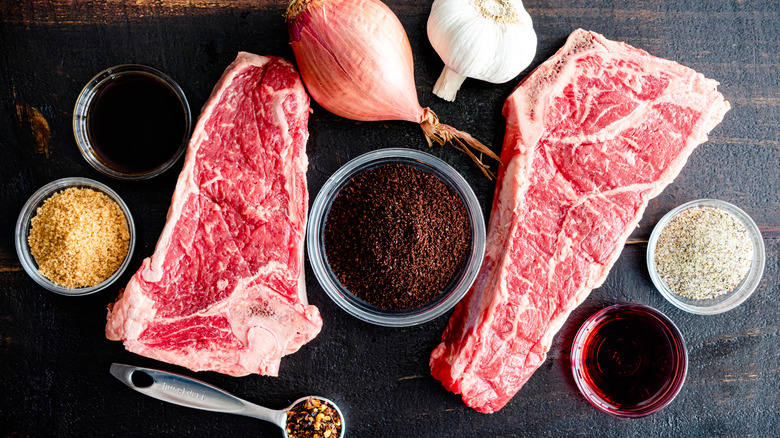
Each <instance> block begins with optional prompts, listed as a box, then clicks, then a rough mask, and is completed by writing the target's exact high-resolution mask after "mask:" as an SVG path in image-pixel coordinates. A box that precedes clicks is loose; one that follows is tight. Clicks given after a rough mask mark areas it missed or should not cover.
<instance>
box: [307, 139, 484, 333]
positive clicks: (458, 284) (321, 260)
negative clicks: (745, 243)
mask: <svg viewBox="0 0 780 438" xmlns="http://www.w3.org/2000/svg"><path fill="white" fill-rule="evenodd" d="M396 160H400V161H396ZM393 162H418V163H420V164H421V165H422V166H423V167H427V168H428V169H430V170H428V171H429V172H430V171H431V170H434V171H437V172H439V173H442V174H444V175H445V176H446V177H447V178H449V179H450V180H451V181H450V182H448V181H444V182H445V184H447V185H448V186H450V187H452V188H453V190H455V192H456V193H458V194H459V196H460V197H461V199H462V200H463V203H464V205H465V206H466V210H467V212H468V216H469V220H470V222H471V228H472V248H471V253H470V254H469V256H468V258H467V260H466V266H464V268H463V270H462V271H461V274H460V276H459V277H456V279H455V283H453V285H452V287H451V288H450V291H449V294H448V295H444V294H440V295H439V297H446V298H443V299H440V300H434V301H431V302H433V303H435V304H434V305H433V306H431V307H428V306H427V305H423V306H421V307H419V308H415V309H410V310H409V311H405V312H398V313H389V312H381V311H379V310H374V309H370V308H368V306H366V307H365V308H361V307H359V306H357V305H355V304H353V303H352V301H354V300H357V298H354V299H352V300H350V299H347V298H346V297H345V296H344V295H345V294H349V292H348V291H347V290H346V289H345V288H343V286H342V285H341V284H340V283H338V284H337V282H336V281H334V280H333V279H332V278H331V276H332V275H331V274H329V272H330V271H329V270H330V268H329V267H328V266H327V262H326V260H325V255H324V251H323V244H322V242H321V241H320V231H321V229H323V228H324V224H325V220H326V215H327V212H328V211H329V208H330V204H331V202H332V201H333V199H334V198H335V196H336V195H337V194H338V193H339V191H340V190H341V188H343V187H344V185H345V184H346V183H347V182H348V180H347V178H348V177H350V176H352V175H354V174H357V173H359V172H361V171H363V170H365V169H368V168H370V167H371V166H372V165H374V164H385V163H386V164H392V163H393ZM434 175H436V173H434ZM436 176H437V177H439V175H436ZM440 179H441V178H440ZM306 235H307V237H306V247H307V252H308V254H309V261H310V263H311V266H312V270H313V271H314V276H315V277H316V278H317V280H318V282H319V284H320V286H321V287H322V288H323V289H324V290H325V293H326V294H327V295H328V296H329V297H330V298H331V299H332V300H333V301H334V302H335V303H336V304H337V305H338V306H339V307H341V308H342V310H344V311H346V312H347V313H349V314H350V315H352V316H354V317H356V318H358V319H360V320H362V321H364V322H368V323H371V324H375V325H379V326H384V327H410V326H414V325H418V324H422V323H425V322H428V321H431V320H433V319H435V318H437V317H439V316H441V315H442V314H444V313H446V312H447V311H449V310H450V309H452V307H454V306H455V304H457V303H458V301H460V300H461V299H462V298H463V297H464V296H465V295H466V293H467V292H468V290H469V289H470V288H471V285H472V284H473V283H474V281H475V280H476V278H477V274H478V273H479V269H480V267H481V264H482V259H483V257H484V254H485V235H486V231H485V222H484V219H483V215H482V209H481V207H480V204H479V201H478V200H477V197H476V195H475V194H474V191H473V190H472V189H471V186H469V184H468V183H467V182H466V180H465V179H464V178H463V176H462V175H461V174H460V173H458V172H457V171H456V170H455V169H454V168H452V166H450V165H449V164H447V163H446V162H445V161H443V160H441V159H439V158H437V157H435V156H433V155H431V154H428V153H426V152H422V151H418V150H415V149H407V148H385V149H379V150H375V151H371V152H367V153H364V154H362V155H360V156H358V157H356V158H354V159H352V160H350V161H349V162H347V163H346V164H344V165H343V166H341V167H340V168H339V169H338V170H337V171H336V172H335V173H334V174H333V175H331V176H330V178H328V180H327V181H326V182H325V184H323V186H322V188H321V189H320V191H319V193H318V194H317V196H316V198H315V200H314V203H313V205H312V208H311V214H310V217H309V222H308V225H307V232H306ZM349 295H350V296H351V297H354V295H352V294H349ZM431 302H429V303H431Z"/></svg>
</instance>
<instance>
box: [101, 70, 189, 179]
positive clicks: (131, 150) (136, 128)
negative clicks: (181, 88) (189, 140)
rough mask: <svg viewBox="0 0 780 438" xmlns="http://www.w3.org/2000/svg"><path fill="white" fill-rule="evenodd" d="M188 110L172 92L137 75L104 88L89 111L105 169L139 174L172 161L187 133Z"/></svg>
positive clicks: (121, 77)
mask: <svg viewBox="0 0 780 438" xmlns="http://www.w3.org/2000/svg"><path fill="white" fill-rule="evenodd" d="M186 117H187V116H186V109H185V107H184V105H183V103H182V101H181V100H180V99H179V97H178V95H177V94H176V92H175V91H174V90H173V89H171V87H170V86H168V85H167V84H165V83H163V82H162V81H161V80H159V79H157V78H155V77H153V76H150V75H148V74H144V73H141V72H132V73H130V72H129V73H125V74H122V75H118V76H116V77H115V78H113V79H111V80H110V82H108V83H107V84H105V85H104V86H102V87H101V88H100V89H99V90H97V92H96V93H95V96H94V97H93V99H92V102H91V104H90V106H89V111H88V113H87V120H86V123H87V133H88V136H89V139H90V142H91V143H92V148H93V150H94V151H95V153H96V154H97V156H98V157H99V158H100V159H101V161H103V163H104V164H105V165H107V166H108V167H110V168H112V169H114V170H116V171H118V172H122V173H141V172H146V171H150V170H152V169H155V168H157V167H159V166H161V165H163V164H164V163H165V162H166V161H168V160H169V159H170V158H171V157H173V156H174V155H175V154H176V152H177V151H178V149H179V147H180V146H181V144H182V142H183V141H184V138H185V136H186V135H187V132H186V131H187V118H186Z"/></svg>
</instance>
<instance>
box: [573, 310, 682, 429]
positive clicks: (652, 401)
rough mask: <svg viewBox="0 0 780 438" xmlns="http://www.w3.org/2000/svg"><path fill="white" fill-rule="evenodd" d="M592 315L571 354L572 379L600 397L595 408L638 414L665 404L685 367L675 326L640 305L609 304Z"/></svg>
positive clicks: (653, 311) (613, 412)
mask: <svg viewBox="0 0 780 438" xmlns="http://www.w3.org/2000/svg"><path fill="white" fill-rule="evenodd" d="M591 319H592V320H593V321H592V322H591V320H589V321H588V322H586V323H585V324H584V325H583V329H581V331H583V330H584V333H578V334H577V338H578V339H577V340H575V347H574V349H575V351H573V353H572V358H573V361H575V360H576V361H578V365H577V366H575V377H581V379H582V381H583V382H582V383H580V382H578V384H580V386H581V387H582V384H584V385H586V386H587V389H588V390H589V392H592V395H593V396H595V397H596V398H597V399H600V400H597V402H598V403H597V404H596V406H597V407H599V408H600V409H604V408H605V407H600V406H599V404H606V405H608V406H606V410H607V411H608V412H609V413H612V414H616V415H620V413H621V412H623V413H625V412H631V413H632V414H631V415H632V416H633V415H634V414H635V415H637V416H638V415H646V414H648V413H652V412H655V410H657V409H660V408H661V407H663V405H665V404H666V403H668V402H670V401H671V400H672V399H673V398H674V396H675V395H676V394H677V392H678V391H679V390H680V388H681V387H682V383H683V380H684V379H685V373H686V370H687V355H686V353H685V346H684V342H683V340H682V336H681V335H679V332H678V331H677V329H676V327H674V324H673V323H672V322H671V321H669V320H668V318H666V317H665V316H664V315H663V314H661V313H660V312H658V311H656V310H654V309H652V308H649V307H646V306H640V305H618V306H613V307H611V308H608V309H605V311H603V312H599V314H597V315H594V317H593V318H591ZM581 335H584V338H583V339H579V338H581ZM580 342H581V343H580ZM586 397H588V398H589V399H591V401H592V402H593V400H592V398H593V397H589V394H586Z"/></svg>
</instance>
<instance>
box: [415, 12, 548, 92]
mask: <svg viewBox="0 0 780 438" xmlns="http://www.w3.org/2000/svg"><path fill="white" fill-rule="evenodd" d="M428 39H429V40H430V42H431V45H432V46H433V48H434V50H436V53H438V54H439V56H440V57H441V59H442V60H443V61H444V64H445V67H444V71H442V73H441V76H439V80H438V81H436V85H435V86H434V87H433V93H434V94H436V95H437V96H439V97H441V98H442V99H445V100H448V101H453V100H455V94H456V93H457V92H458V90H459V89H460V86H461V84H462V83H463V81H464V80H465V79H466V78H467V77H469V78H474V79H481V80H483V81H487V82H492V83H494V84H500V83H503V82H506V81H509V80H510V79H512V78H514V77H515V76H517V75H518V74H520V72H522V71H523V69H525V68H526V67H528V64H530V63H531V61H532V60H533V58H534V55H535V54H536V32H534V28H533V23H532V22H531V16H530V15H528V12H526V10H525V9H524V8H523V2H522V1H520V0H435V1H434V2H433V6H432V7H431V15H430V16H429V17H428Z"/></svg>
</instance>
